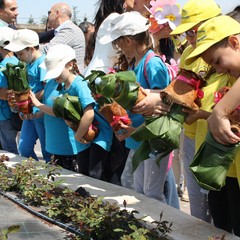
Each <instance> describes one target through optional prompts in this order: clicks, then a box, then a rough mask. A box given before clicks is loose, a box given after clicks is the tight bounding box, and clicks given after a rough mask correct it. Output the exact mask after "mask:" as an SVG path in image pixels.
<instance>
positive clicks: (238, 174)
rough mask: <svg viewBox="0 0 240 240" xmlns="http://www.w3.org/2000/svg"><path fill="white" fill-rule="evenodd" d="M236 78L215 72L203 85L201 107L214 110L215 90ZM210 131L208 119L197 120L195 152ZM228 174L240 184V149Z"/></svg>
mask: <svg viewBox="0 0 240 240" xmlns="http://www.w3.org/2000/svg"><path fill="white" fill-rule="evenodd" d="M235 81H236V79H235V78H233V77H231V76H230V75H228V74H217V73H214V74H212V75H211V76H210V78H209V79H207V85H206V86H205V87H203V89H202V90H203V91H204V98H203V99H202V100H201V103H202V106H201V109H202V110H205V111H208V112H212V109H213V106H214V104H215V103H214V92H216V91H218V90H219V89H220V88H221V87H224V86H229V87H231V86H232V85H233V84H234V82H235ZM216 127H217V126H216ZM207 131H208V125H207V121H206V120H204V119H199V120H198V121H197V127H196V136H195V152H197V151H198V149H199V147H200V146H201V144H202V143H203V142H204V141H205V138H206V135H207ZM227 176H229V177H233V178H237V179H238V183H239V185H240V151H238V153H237V155H236V157H235V161H234V163H233V164H232V165H231V166H230V168H229V170H228V173H227Z"/></svg>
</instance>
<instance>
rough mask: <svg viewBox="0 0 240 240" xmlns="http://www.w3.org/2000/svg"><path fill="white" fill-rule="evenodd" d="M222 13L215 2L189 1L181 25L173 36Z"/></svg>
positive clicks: (184, 9)
mask: <svg viewBox="0 0 240 240" xmlns="http://www.w3.org/2000/svg"><path fill="white" fill-rule="evenodd" d="M221 13H222V10H221V8H220V7H219V6H218V5H217V3H216V2H215V1H214V0H189V1H188V2H187V3H186V4H185V5H184V6H183V8H182V17H181V23H180V25H179V26H177V27H176V28H175V29H174V30H173V31H172V32H171V35H175V34H180V33H183V32H186V31H188V30H189V29H191V28H192V27H194V26H195V25H197V24H198V23H200V22H202V21H205V20H207V19H210V18H213V17H216V16H218V15H219V14H221Z"/></svg>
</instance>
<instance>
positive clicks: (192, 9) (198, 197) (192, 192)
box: [171, 0, 228, 222]
mask: <svg viewBox="0 0 240 240" xmlns="http://www.w3.org/2000/svg"><path fill="white" fill-rule="evenodd" d="M219 14H221V8H220V7H219V6H218V4H217V3H216V2H215V1H214V0H202V1H198V0H189V1H187V2H186V4H184V6H183V8H182V17H181V24H180V25H179V26H177V27H176V28H175V29H174V30H173V31H172V32H171V35H176V34H183V33H185V34H186V39H187V41H188V43H189V46H188V47H187V48H186V49H185V50H184V51H183V53H182V55H181V57H180V69H186V70H191V71H192V72H194V73H196V74H197V75H198V76H201V77H205V76H207V73H208V71H209V67H208V65H207V64H206V63H205V62H204V61H203V60H202V59H201V58H197V59H196V61H194V62H193V63H192V64H191V65H189V66H186V64H185V59H186V57H187V56H188V55H189V54H190V53H191V52H192V51H193V50H194V48H195V46H196V34H195V29H197V28H198V27H199V26H200V25H201V24H202V22H204V21H206V20H208V19H210V18H212V17H215V16H217V15H219ZM215 75H216V74H213V75H212V76H211V79H212V80H210V79H207V82H208V83H209V85H213V86H212V89H210V90H208V92H209V91H211V93H210V95H211V96H212V98H211V99H213V92H214V90H215V89H214V87H218V85H219V81H217V79H216V76H215ZM227 79H228V78H227V77H226V81H227ZM223 84H224V83H223ZM205 92H206V90H204V94H205V95H204V98H203V99H201V105H202V107H201V109H204V110H205V109H206V103H204V100H205V99H208V98H210V97H209V96H207V94H206V93H205ZM204 107H205V108H204ZM207 107H209V106H207ZM199 112H200V113H201V114H202V113H204V114H205V115H206V114H207V113H206V112H203V111H199ZM208 116H209V115H208V114H207V116H206V118H207V117H208ZM194 117H195V118H193V117H191V115H190V113H189V117H188V118H186V120H185V121H186V123H184V125H183V133H184V134H183V138H182V141H183V144H182V148H181V149H180V151H181V153H182V157H183V166H184V171H185V176H186V187H187V190H188V196H189V202H190V212H191V215H192V216H194V217H197V218H200V219H202V220H204V221H207V222H211V217H210V214H209V208H208V202H207V194H206V192H203V191H202V189H201V187H200V186H199V184H198V183H197V182H196V180H195V178H194V176H193V174H192V172H191V171H190V169H189V164H190V162H191V161H192V160H193V158H194V154H195V152H196V142H197V141H198V138H199V136H197V129H198V118H200V116H198V118H197V115H196V114H195V113H194ZM201 118H203V116H201ZM199 129H200V131H201V133H202V131H203V130H202V129H203V128H202V129H201V128H199Z"/></svg>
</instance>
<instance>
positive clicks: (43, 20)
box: [40, 15, 48, 25]
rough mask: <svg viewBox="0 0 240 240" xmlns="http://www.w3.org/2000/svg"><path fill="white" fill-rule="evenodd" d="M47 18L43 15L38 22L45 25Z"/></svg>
mask: <svg viewBox="0 0 240 240" xmlns="http://www.w3.org/2000/svg"><path fill="white" fill-rule="evenodd" d="M47 19H48V17H47V16H46V15H43V16H42V18H41V20H40V23H41V24H44V25H46V23H47Z"/></svg>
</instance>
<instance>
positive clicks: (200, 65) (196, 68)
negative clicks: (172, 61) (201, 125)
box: [179, 46, 209, 139]
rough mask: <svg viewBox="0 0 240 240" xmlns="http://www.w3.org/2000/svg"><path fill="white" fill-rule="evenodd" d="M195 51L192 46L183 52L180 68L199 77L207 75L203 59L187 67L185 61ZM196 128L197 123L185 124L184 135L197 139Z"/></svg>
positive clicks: (206, 67)
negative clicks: (201, 74)
mask: <svg viewBox="0 0 240 240" xmlns="http://www.w3.org/2000/svg"><path fill="white" fill-rule="evenodd" d="M193 50H194V48H193V47H192V46H188V47H187V48H186V49H185V50H184V51H183V53H182V55H181V58H180V64H179V68H182V69H186V70H191V71H193V72H195V73H196V74H197V75H199V74H200V73H203V74H204V73H206V72H207V70H208V68H209V67H208V65H207V64H206V63H205V62H204V61H203V59H202V58H198V59H197V60H196V61H195V62H193V63H192V64H191V65H185V59H186V58H187V57H188V56H189V55H190V54H191V53H192V51H193ZM196 128H197V122H194V123H193V124H191V125H188V124H186V123H184V124H183V129H184V135H185V136H187V137H189V138H191V139H195V134H196Z"/></svg>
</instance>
